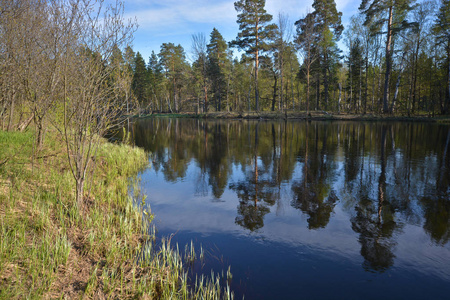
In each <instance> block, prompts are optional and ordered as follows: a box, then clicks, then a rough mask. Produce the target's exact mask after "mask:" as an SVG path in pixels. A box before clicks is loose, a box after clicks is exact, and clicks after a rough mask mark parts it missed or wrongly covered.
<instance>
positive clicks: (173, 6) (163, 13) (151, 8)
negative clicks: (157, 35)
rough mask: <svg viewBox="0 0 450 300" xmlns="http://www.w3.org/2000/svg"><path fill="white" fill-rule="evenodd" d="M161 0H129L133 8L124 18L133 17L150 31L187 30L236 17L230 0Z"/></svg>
mask: <svg viewBox="0 0 450 300" xmlns="http://www.w3.org/2000/svg"><path fill="white" fill-rule="evenodd" d="M180 2H181V1H174V0H170V1H164V2H163V3H161V2H160V3H158V4H156V3H154V1H149V2H147V5H144V4H142V1H140V0H134V1H132V3H133V4H135V5H133V10H131V11H130V10H128V13H127V17H132V18H133V17H136V18H137V20H138V23H139V27H140V28H141V29H143V30H149V31H152V32H161V31H162V32H167V31H171V30H177V31H178V30H179V29H181V30H183V31H186V30H189V29H192V28H195V27H197V26H198V25H199V24H200V25H201V24H216V26H220V25H222V24H227V23H233V22H235V19H236V13H235V11H234V6H233V1H218V2H217V1H214V2H212V1H207V0H192V1H183V2H181V3H180Z"/></svg>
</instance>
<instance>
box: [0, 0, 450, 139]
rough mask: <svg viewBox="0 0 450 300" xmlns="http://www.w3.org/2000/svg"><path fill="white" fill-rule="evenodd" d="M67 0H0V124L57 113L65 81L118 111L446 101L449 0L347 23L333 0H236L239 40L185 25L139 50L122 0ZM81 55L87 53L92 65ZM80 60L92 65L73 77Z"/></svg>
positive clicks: (419, 107) (365, 6)
mask: <svg viewBox="0 0 450 300" xmlns="http://www.w3.org/2000/svg"><path fill="white" fill-rule="evenodd" d="M65 2H66V1H39V0H27V1H1V12H0V24H1V32H0V35H1V37H2V38H1V41H0V43H1V56H0V57H1V59H0V70H1V72H0V93H1V97H0V101H1V102H0V123H1V127H2V128H3V129H8V130H12V129H13V128H16V129H20V130H23V129H24V128H26V127H27V126H28V125H29V124H30V123H31V121H33V120H34V123H36V126H37V128H38V129H39V128H42V127H43V126H44V125H43V124H44V123H45V122H43V121H44V119H46V118H48V119H54V118H53V117H52V116H53V115H58V112H61V108H62V106H64V104H63V103H64V96H63V94H64V87H65V88H66V90H65V92H66V94H67V93H71V92H72V93H73V92H74V91H81V90H84V92H86V93H87V94H85V95H88V94H89V92H88V90H90V92H93V94H92V93H91V96H92V97H91V99H94V98H96V99H97V100H98V99H100V98H108V99H114V105H108V107H109V108H111V107H114V108H115V110H116V113H118V112H120V113H125V112H126V113H127V114H131V113H133V114H134V113H138V114H139V115H141V114H148V113H154V112H170V113H178V112H196V113H207V112H219V111H225V112H230V111H235V112H243V111H278V112H286V111H306V113H308V112H309V111H325V112H334V113H352V114H366V113H371V114H395V115H408V116H409V115H420V114H421V115H429V116H434V115H435V114H448V113H449V112H450V108H449V106H450V92H449V89H450V1H447V0H443V1H439V2H436V1H432V0H424V1H418V2H415V1H413V0H383V1H374V0H363V1H362V2H361V3H360V4H359V13H358V14H357V15H354V16H352V17H351V19H350V24H349V26H348V28H344V26H343V24H342V20H341V19H342V13H341V12H339V11H338V10H337V8H336V3H335V1H333V0H315V1H314V2H313V4H312V7H311V8H310V12H309V13H307V14H306V15H304V16H292V17H289V16H288V15H286V14H283V13H279V15H278V16H276V17H275V18H274V17H273V16H272V15H270V14H268V13H267V12H266V10H265V1H264V0H239V1H237V2H235V3H234V6H235V10H236V12H237V19H236V21H237V23H238V24H239V32H238V33H237V36H236V39H235V40H232V41H226V40H224V38H223V36H222V35H221V33H220V32H219V30H217V29H216V28H214V29H213V30H212V32H211V33H210V34H209V37H207V36H206V35H205V33H197V34H194V35H192V48H191V49H183V47H182V46H181V45H175V44H174V43H171V42H167V43H163V44H162V45H161V47H160V51H159V53H155V52H152V54H151V56H150V57H149V58H148V59H147V61H146V60H145V58H144V57H142V55H141V54H140V53H139V51H136V52H135V50H134V49H133V48H132V46H131V43H132V33H133V32H134V30H136V25H137V24H135V23H133V22H130V23H129V24H124V22H125V23H126V20H123V19H120V20H121V22H122V23H121V24H119V23H114V22H115V21H117V20H119V18H118V16H119V11H123V3H120V2H119V4H120V5H119V6H117V7H116V10H110V11H108V12H107V13H106V14H107V15H108V16H109V19H108V18H106V15H105V16H101V15H98V14H97V15H96V13H98V12H99V11H100V10H98V12H97V11H96V10H95V5H94V6H92V5H91V4H90V2H92V1H86V0H83V1H76V3H78V7H82V8H80V9H79V10H78V16H76V15H75V14H73V15H71V14H70V10H69V9H68V8H70V5H69V2H67V3H65ZM93 3H97V1H94V2H93ZM100 3H101V1H100ZM90 5H91V6H90ZM93 7H94V8H93ZM82 14H83V15H84V16H89V22H91V25H92V28H94V29H95V30H94V34H92V32H90V31H89V30H85V29H83V28H82V27H83V26H88V25H87V23H89V22H86V23H84V24H83V23H82V21H81V19H80V18H81V17H80V16H81V15H82ZM77 18H78V19H77ZM291 18H294V19H296V21H295V22H291ZM102 20H109V21H110V23H109V24H102V23H101V22H102ZM77 22H78V23H77ZM102 26H103V27H102ZM84 32H90V33H89V34H83V33H84ZM70 45H72V46H70ZM73 45H82V48H83V50H80V49H81V48H80V47H81V46H80V47H78V49H75V48H74V47H73ZM339 45H345V47H344V48H346V49H340V48H339ZM187 51H189V52H187ZM87 56H91V58H95V59H89V64H90V65H89V66H88V64H86V62H87V60H86V57H87ZM187 57H189V58H190V59H188V58H187ZM81 62H83V64H82V63H81ZM94 65H95V67H94ZM75 66H78V67H79V68H78V69H77V68H76V67H75ZM81 66H85V69H84V70H82V67H81ZM78 71H80V72H85V73H84V75H86V74H90V75H86V76H84V78H81V79H80V76H79V75H80V73H77V72H78ZM75 74H77V75H78V77H76V75H75ZM64 83H66V84H64ZM68 83H70V84H68ZM99 86H102V89H101V90H102V92H99V91H100V89H97V90H95V88H96V87H99ZM69 87H71V88H73V89H72V90H71V91H69V90H68V89H67V88H69ZM80 87H82V88H81V89H80ZM89 87H90V88H89ZM106 87H107V88H106ZM81 94H83V93H80V95H81ZM97 96H98V97H97ZM97 100H94V101H97ZM89 106H90V107H93V106H92V105H89ZM78 108H79V107H78ZM109 108H108V110H109V111H111V110H110V109H109ZM117 108H119V109H117ZM100 114H102V115H103V114H104V111H103V112H102V113H100ZM13 123H15V124H13ZM38 131H39V132H40V131H41V130H40V129H39V130H38ZM40 136H41V135H40ZM38 139H40V137H39V138H38Z"/></svg>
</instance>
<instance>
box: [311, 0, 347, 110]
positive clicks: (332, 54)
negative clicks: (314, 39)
mask: <svg viewBox="0 0 450 300" xmlns="http://www.w3.org/2000/svg"><path fill="white" fill-rule="evenodd" d="M312 6H313V8H314V12H313V14H314V16H315V21H316V26H317V31H318V32H319V33H320V40H319V46H320V48H321V60H320V61H321V62H322V71H323V84H324V102H325V110H327V109H328V97H329V96H328V94H329V92H328V91H329V83H330V80H331V77H332V74H331V71H332V69H334V66H333V63H334V62H336V61H337V60H338V59H337V57H336V56H338V53H339V51H338V50H337V46H336V42H337V41H338V40H339V38H340V37H341V34H342V31H343V30H344V26H343V25H342V22H341V17H342V13H341V12H338V11H337V9H336V3H335V2H334V0H314V3H313V5H312Z"/></svg>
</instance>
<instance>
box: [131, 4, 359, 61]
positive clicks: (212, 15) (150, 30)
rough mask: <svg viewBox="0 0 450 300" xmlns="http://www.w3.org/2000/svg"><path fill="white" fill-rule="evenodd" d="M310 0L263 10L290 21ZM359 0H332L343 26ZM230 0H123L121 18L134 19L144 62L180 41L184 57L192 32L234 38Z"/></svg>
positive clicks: (135, 46) (136, 46) (308, 6)
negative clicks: (167, 45) (165, 45)
mask: <svg viewBox="0 0 450 300" xmlns="http://www.w3.org/2000/svg"><path fill="white" fill-rule="evenodd" d="M312 3H313V0H266V10H267V12H268V13H270V14H272V15H273V16H274V21H276V19H277V16H278V13H279V12H282V13H285V14H287V15H288V16H289V18H290V20H291V22H292V23H293V22H294V21H296V20H298V19H299V18H301V17H302V16H303V15H304V14H305V13H306V12H307V11H308V10H309V11H311V10H312V6H311V5H312ZM359 4H360V1H351V0H336V6H337V9H338V10H339V11H341V12H342V13H343V19H342V21H343V23H344V26H345V25H347V24H348V21H349V19H350V17H351V16H352V15H353V14H355V13H357V10H358V6H359ZM236 17H237V13H236V11H235V9H234V0H162V1H154V0H125V18H127V19H128V18H132V19H134V18H136V19H137V23H138V24H139V28H138V29H137V31H136V32H135V34H134V42H133V49H134V50H135V51H136V52H137V51H139V52H140V53H141V54H142V56H143V57H144V59H145V61H147V62H148V57H149V56H150V54H151V53H152V50H153V51H155V53H158V52H159V50H160V46H161V44H162V43H168V42H171V43H174V44H176V45H177V44H181V46H183V48H184V50H185V52H186V55H187V56H188V58H189V57H190V56H191V48H192V40H191V39H192V35H193V34H197V33H204V34H205V36H206V39H207V42H209V34H210V33H211V31H212V30H213V28H214V27H216V28H217V29H218V30H219V32H220V33H221V34H222V35H223V37H224V38H225V40H226V41H227V42H229V41H231V40H232V39H235V38H236V34H237V32H238V29H239V27H238V24H237V23H236Z"/></svg>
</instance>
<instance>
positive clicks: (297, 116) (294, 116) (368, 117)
mask: <svg viewBox="0 0 450 300" xmlns="http://www.w3.org/2000/svg"><path fill="white" fill-rule="evenodd" d="M140 117H141V118H154V117H175V118H201V119H257V120H259V119H262V120H287V119H291V120H318V121H327V120H329V121H334V120H336V121H338V120H342V121H406V122H408V121H421V122H444V123H450V116H434V117H432V116H429V115H426V114H422V115H415V116H410V117H408V116H403V115H375V114H365V115H363V114H338V113H327V112H322V111H311V112H309V113H308V114H306V112H304V111H303V112H297V111H287V112H270V111H264V112H209V113H206V114H196V113H193V112H185V113H178V114H151V115H143V116H140Z"/></svg>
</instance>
